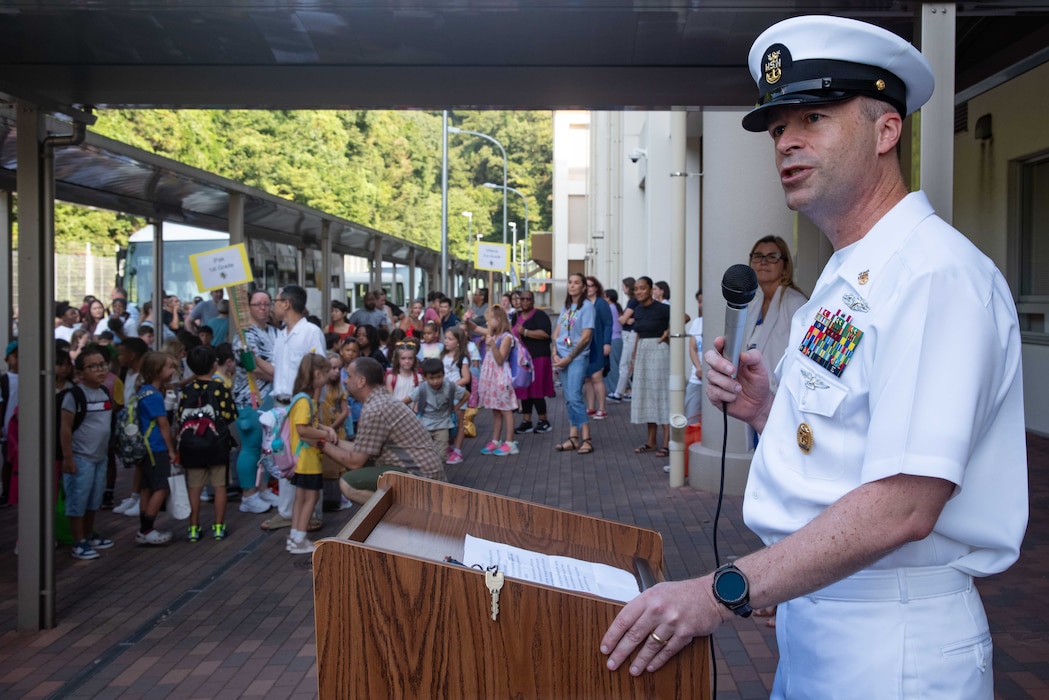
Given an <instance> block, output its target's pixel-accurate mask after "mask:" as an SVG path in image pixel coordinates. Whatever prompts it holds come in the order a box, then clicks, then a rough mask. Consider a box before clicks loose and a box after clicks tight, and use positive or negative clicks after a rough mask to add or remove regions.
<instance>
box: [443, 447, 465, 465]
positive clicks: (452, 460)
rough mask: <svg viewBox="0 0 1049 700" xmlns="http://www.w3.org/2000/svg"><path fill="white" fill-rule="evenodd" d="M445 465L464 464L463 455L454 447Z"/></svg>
mask: <svg viewBox="0 0 1049 700" xmlns="http://www.w3.org/2000/svg"><path fill="white" fill-rule="evenodd" d="M444 463H445V464H462V463H463V453H462V452H460V451H459V450H457V449H455V448H454V447H453V448H452V449H451V451H450V452H449V453H448V459H446V460H444Z"/></svg>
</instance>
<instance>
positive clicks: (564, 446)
mask: <svg viewBox="0 0 1049 700" xmlns="http://www.w3.org/2000/svg"><path fill="white" fill-rule="evenodd" d="M554 449H555V450H557V451H558V452H574V451H575V450H578V449H579V444H578V443H576V438H575V437H572V436H571V435H569V436H568V439H567V440H565V441H564V442H559V443H557V444H556V445H554Z"/></svg>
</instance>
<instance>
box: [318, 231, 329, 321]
mask: <svg viewBox="0 0 1049 700" xmlns="http://www.w3.org/2000/svg"><path fill="white" fill-rule="evenodd" d="M321 269H322V270H323V272H322V273H321V278H320V280H318V281H317V284H318V286H319V287H320V288H321V312H320V313H319V314H317V315H318V316H320V317H321V318H328V317H329V316H330V315H331V222H330V221H328V220H327V219H325V220H324V221H322V222H321Z"/></svg>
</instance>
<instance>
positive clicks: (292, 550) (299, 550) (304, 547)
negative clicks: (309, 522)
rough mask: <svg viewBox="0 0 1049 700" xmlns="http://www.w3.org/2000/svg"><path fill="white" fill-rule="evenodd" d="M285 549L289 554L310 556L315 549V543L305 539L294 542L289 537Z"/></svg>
mask: <svg viewBox="0 0 1049 700" xmlns="http://www.w3.org/2000/svg"><path fill="white" fill-rule="evenodd" d="M284 549H285V551H287V552H288V553H289V554H310V553H311V552H313V550H314V549H315V547H314V545H313V543H312V542H310V541H309V540H308V539H307V538H305V537H303V538H302V539H301V540H293V539H291V538H290V537H289V538H288V539H287V540H285V542H284Z"/></svg>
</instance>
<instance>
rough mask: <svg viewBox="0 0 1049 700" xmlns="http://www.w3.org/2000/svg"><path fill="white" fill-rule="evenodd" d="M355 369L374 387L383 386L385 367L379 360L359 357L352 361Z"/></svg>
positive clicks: (366, 382) (365, 381)
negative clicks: (383, 367)
mask: <svg viewBox="0 0 1049 700" xmlns="http://www.w3.org/2000/svg"><path fill="white" fill-rule="evenodd" d="M351 364H352V366H353V371H354V372H356V373H357V374H359V375H361V376H362V377H364V383H365V384H367V385H368V386H370V387H372V388H374V387H377V386H382V382H383V374H384V372H383V369H382V365H380V364H379V361H378V360H376V359H373V358H371V357H358V358H357V359H356V360H354V361H353V362H352V363H351Z"/></svg>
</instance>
